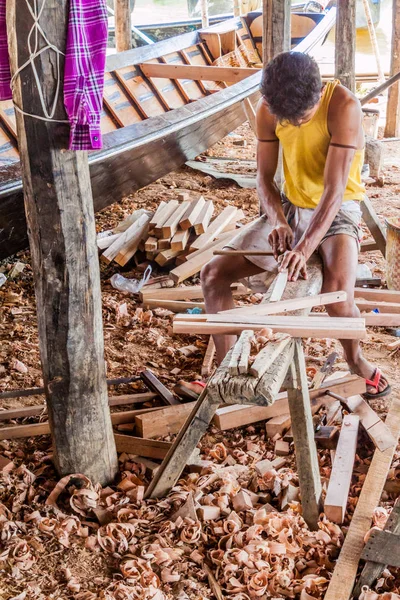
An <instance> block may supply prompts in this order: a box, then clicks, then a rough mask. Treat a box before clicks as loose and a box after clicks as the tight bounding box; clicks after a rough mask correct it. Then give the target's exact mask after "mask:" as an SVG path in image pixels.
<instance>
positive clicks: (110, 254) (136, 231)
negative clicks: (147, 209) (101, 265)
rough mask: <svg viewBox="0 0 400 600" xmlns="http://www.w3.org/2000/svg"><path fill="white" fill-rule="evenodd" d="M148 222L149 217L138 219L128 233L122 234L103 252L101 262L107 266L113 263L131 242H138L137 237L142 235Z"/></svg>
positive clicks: (142, 216) (144, 216) (143, 216)
mask: <svg viewBox="0 0 400 600" xmlns="http://www.w3.org/2000/svg"><path fill="white" fill-rule="evenodd" d="M148 221H149V217H148V216H147V215H145V214H144V215H141V217H140V218H139V219H137V221H135V222H134V223H132V225H131V226H130V227H128V229H127V230H126V231H124V232H123V233H121V235H120V236H119V237H118V239H116V240H115V242H113V243H112V244H111V246H109V247H108V248H107V249H106V250H105V252H103V254H102V255H101V257H100V260H101V261H102V262H105V263H107V264H109V263H110V262H111V261H113V260H114V258H115V257H116V256H117V255H118V254H119V253H120V252H121V250H122V249H123V248H124V247H126V246H127V244H128V243H130V242H131V240H134V241H136V238H137V236H138V235H140V236H141V235H142V233H143V227H145V226H146V224H147V223H148Z"/></svg>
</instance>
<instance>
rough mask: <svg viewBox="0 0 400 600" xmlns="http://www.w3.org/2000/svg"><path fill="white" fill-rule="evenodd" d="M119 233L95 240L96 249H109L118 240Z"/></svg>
mask: <svg viewBox="0 0 400 600" xmlns="http://www.w3.org/2000/svg"><path fill="white" fill-rule="evenodd" d="M120 235H121V234H120V233H114V234H112V235H106V236H104V237H100V238H99V237H98V238H97V247H98V249H99V250H105V249H106V248H109V247H110V246H111V244H113V243H114V242H115V240H117V239H118V238H119V236H120Z"/></svg>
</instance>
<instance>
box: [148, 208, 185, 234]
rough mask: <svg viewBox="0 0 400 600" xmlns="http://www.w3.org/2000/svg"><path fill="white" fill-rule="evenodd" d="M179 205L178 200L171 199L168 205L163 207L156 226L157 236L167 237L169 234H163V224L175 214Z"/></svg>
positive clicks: (154, 232) (155, 232) (154, 231)
mask: <svg viewBox="0 0 400 600" xmlns="http://www.w3.org/2000/svg"><path fill="white" fill-rule="evenodd" d="M178 207H179V202H178V200H170V201H169V202H168V203H167V205H166V206H165V207H164V208H163V210H162V212H161V213H160V215H159V217H158V221H157V223H156V225H155V227H154V230H153V235H155V236H156V237H157V238H165V237H168V236H165V235H163V229H162V228H163V226H164V225H165V223H166V222H167V221H168V219H169V218H170V217H171V216H172V215H173V214H174V212H175V211H176V209H177V208H178Z"/></svg>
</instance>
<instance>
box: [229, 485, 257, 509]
mask: <svg viewBox="0 0 400 600" xmlns="http://www.w3.org/2000/svg"><path fill="white" fill-rule="evenodd" d="M232 506H233V510H235V511H236V512H240V511H241V510H253V502H252V500H251V496H250V494H249V493H248V491H247V490H240V492H238V493H237V494H236V496H234V497H233V498H232Z"/></svg>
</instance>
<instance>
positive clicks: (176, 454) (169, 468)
mask: <svg viewBox="0 0 400 600" xmlns="http://www.w3.org/2000/svg"><path fill="white" fill-rule="evenodd" d="M218 404H219V401H218V402H215V401H213V400H212V398H210V395H209V394H208V390H207V388H205V390H204V391H203V392H202V393H201V395H200V397H199V399H198V400H197V402H196V404H195V406H194V408H193V410H192V413H191V414H190V415H189V416H188V418H187V420H186V422H185V425H184V426H183V427H182V428H181V429H180V431H179V433H178V435H177V437H176V439H175V441H174V443H173V445H172V446H171V448H170V450H169V451H168V454H167V456H166V457H165V459H164V461H163V463H162V465H161V467H160V469H159V470H158V471H157V473H156V475H155V477H154V479H153V480H152V482H151V483H150V485H149V487H148V488H147V490H146V497H147V498H159V497H162V496H165V495H166V494H167V493H168V492H169V490H170V489H171V488H172V486H173V485H175V483H176V482H177V480H178V478H179V477H180V475H181V473H182V471H183V468H184V466H185V464H186V461H187V457H188V456H189V455H190V454H191V453H192V451H193V449H194V448H195V447H196V446H197V444H198V443H199V441H200V439H201V437H202V436H203V434H204V433H205V432H206V430H207V427H208V425H209V424H210V422H211V419H212V418H213V416H214V414H215V411H216V410H217V407H218Z"/></svg>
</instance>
